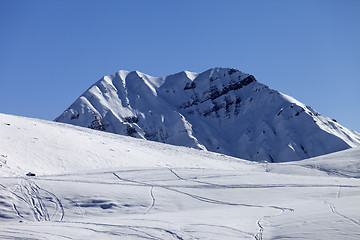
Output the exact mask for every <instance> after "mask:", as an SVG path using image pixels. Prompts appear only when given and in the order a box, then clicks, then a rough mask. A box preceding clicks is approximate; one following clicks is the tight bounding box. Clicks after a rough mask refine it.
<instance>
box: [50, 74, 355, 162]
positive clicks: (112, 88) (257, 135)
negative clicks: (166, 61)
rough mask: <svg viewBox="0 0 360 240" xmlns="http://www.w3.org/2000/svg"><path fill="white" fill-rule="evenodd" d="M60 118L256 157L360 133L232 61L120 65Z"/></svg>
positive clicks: (310, 151) (314, 152) (321, 148)
mask: <svg viewBox="0 0 360 240" xmlns="http://www.w3.org/2000/svg"><path fill="white" fill-rule="evenodd" d="M56 121H58V122H64V123H70V124H73V125H77V126H83V127H89V128H92V129H97V130H102V131H106V132H111V133H116V134H121V135H128V136H133V137H137V138H142V139H147V140H152V141H158V142H163V143H168V144H172V145H180V146H187V147H192V148H195V149H204V148H206V149H207V150H209V151H212V152H218V153H222V154H226V155H230V156H235V157H240V158H243V159H248V160H255V161H269V162H285V161H292V160H300V159H306V158H310V157H315V156H319V155H324V154H327V153H332V152H336V151H340V150H344V149H348V148H351V147H356V146H360V135H359V133H356V132H354V131H351V130H349V129H346V128H345V127H343V126H341V125H340V124H338V123H337V122H335V121H334V120H332V119H330V118H327V117H324V116H321V115H320V114H319V113H317V112H316V111H314V110H313V109H312V108H310V107H308V106H305V105H304V104H302V103H300V102H299V101H297V100H295V99H294V98H292V97H290V96H287V95H285V94H282V93H280V92H278V91H275V90H272V89H269V88H268V87H267V86H266V85H264V84H261V83H259V82H257V81H256V80H255V78H254V77H253V76H251V75H249V74H246V73H242V72H240V71H238V70H236V69H229V68H212V69H209V70H207V71H205V72H203V73H192V72H188V71H183V72H180V73H177V74H173V75H169V76H165V77H151V76H149V75H146V74H143V73H140V72H138V71H133V72H128V71H119V72H118V73H116V74H113V75H110V76H106V77H104V78H102V79H100V80H99V81H98V82H97V83H95V84H94V85H93V86H91V87H90V88H89V89H88V90H87V91H86V92H85V93H84V94H83V95H82V96H80V97H79V98H78V99H77V100H76V101H75V102H74V103H73V104H72V105H71V106H70V107H69V108H68V109H67V110H66V111H65V112H64V113H63V114H61V115H60V116H59V117H58V118H57V119H56Z"/></svg>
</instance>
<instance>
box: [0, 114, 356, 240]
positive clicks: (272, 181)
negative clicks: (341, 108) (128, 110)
mask: <svg viewBox="0 0 360 240" xmlns="http://www.w3.org/2000/svg"><path fill="white" fill-rule="evenodd" d="M359 157H360V148H353V149H348V150H344V151H341V152H337V153H332V154H328V155H324V156H320V157H316V158H311V159H306V160H301V161H294V162H286V163H268V162H261V163H259V162H251V161H246V160H241V159H237V158H234V157H229V156H226V155H223V154H218V153H212V152H208V151H204V150H196V149H192V148H189V147H181V146H180V147H179V146H172V145H167V144H163V143H158V142H153V141H147V140H142V139H136V138H131V137H128V136H121V135H117V134H111V133H106V132H101V131H96V130H92V129H89V128H83V127H77V126H73V125H69V124H63V123H55V122H50V121H44V120H38V119H30V118H24V117H17V116H12V115H5V114H0V239H51V240H54V239H55V240H65V239H67V240H68V239H73V240H75V239H79V240H87V239H109V240H112V239H114V240H115V239H134V240H138V239H166V240H168V239H174V240H187V239H234V240H235V239H251V240H254V239H255V240H265V239H334V240H335V239H347V240H358V239H360V220H359V219H360V212H359V202H360V179H359V177H360V158H359ZM29 171H30V172H33V173H35V174H36V176H31V177H30V176H26V175H25V174H26V173H28V172H29Z"/></svg>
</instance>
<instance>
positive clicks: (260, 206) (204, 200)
mask: <svg viewBox="0 0 360 240" xmlns="http://www.w3.org/2000/svg"><path fill="white" fill-rule="evenodd" d="M169 170H170V172H171V173H173V174H174V175H175V176H176V177H177V178H178V179H179V180H184V181H193V180H189V179H185V178H183V177H181V176H179V175H178V174H177V173H176V172H175V171H174V170H173V169H169ZM113 174H114V176H115V177H116V178H118V179H119V180H121V181H126V182H132V183H137V184H140V185H146V186H151V189H152V188H153V187H154V185H152V184H149V183H145V182H140V181H135V180H130V179H125V178H121V177H120V176H119V175H118V174H116V173H113ZM201 183H202V182H201ZM207 184H209V185H213V186H215V187H216V186H217V184H211V183H207ZM156 186H157V187H161V188H163V189H167V190H170V191H173V192H177V193H180V194H183V195H186V196H189V197H191V198H193V199H196V200H199V201H202V202H207V203H212V204H220V205H230V206H244V207H255V208H273V209H276V210H280V213H278V214H275V215H269V216H264V218H269V217H274V216H277V215H279V214H282V213H283V212H285V211H289V212H293V211H294V209H292V208H286V207H279V206H265V205H253V204H243V203H231V202H225V201H220V200H215V199H211V198H207V197H203V196H200V195H195V194H190V193H187V192H184V191H180V190H178V189H174V188H170V187H167V186H161V185H156ZM150 208H152V206H151V207H150ZM146 212H147V211H146ZM256 225H257V226H258V227H259V231H258V233H257V234H255V235H254V237H255V239H256V240H262V234H263V231H264V228H263V227H262V226H261V224H260V219H258V220H257V222H256Z"/></svg>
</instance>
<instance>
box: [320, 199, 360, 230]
mask: <svg viewBox="0 0 360 240" xmlns="http://www.w3.org/2000/svg"><path fill="white" fill-rule="evenodd" d="M324 204H327V205H329V207H330V210H331V212H332V213H334V214H336V215H338V216H339V217H342V218H344V219H346V220H348V221H350V222H352V223H354V224H355V225H356V226H358V227H360V223H359V222H358V221H356V220H354V219H352V218H350V217H347V216H345V215H344V214H341V213H339V212H338V211H337V209H336V207H335V206H334V204H332V203H331V202H328V201H324Z"/></svg>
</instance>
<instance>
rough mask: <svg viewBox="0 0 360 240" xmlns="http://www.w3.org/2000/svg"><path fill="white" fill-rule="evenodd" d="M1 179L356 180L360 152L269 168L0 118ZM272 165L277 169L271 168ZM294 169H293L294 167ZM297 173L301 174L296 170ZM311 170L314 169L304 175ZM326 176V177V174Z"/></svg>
mask: <svg viewBox="0 0 360 240" xmlns="http://www.w3.org/2000/svg"><path fill="white" fill-rule="evenodd" d="M0 133H1V135H0V165H1V168H0V173H1V175H2V176H12V175H24V174H25V173H27V172H29V171H30V172H34V173H36V174H37V175H47V174H62V173H72V172H79V171H84V170H86V171H89V170H96V169H104V168H107V169H114V168H153V167H167V168H210V169H219V170H220V169H223V170H237V171H240V172H243V171H257V170H259V168H260V170H259V171H261V172H263V171H264V166H266V169H267V170H269V168H274V169H273V171H275V172H276V171H280V172H281V171H282V170H281V169H285V170H286V173H289V174H298V173H300V175H303V174H309V173H311V174H314V172H315V173H316V174H318V172H323V173H320V174H322V175H324V174H325V173H326V174H329V173H332V174H335V175H340V176H350V177H360V171H359V170H360V161H359V159H360V157H359V156H360V148H359V147H358V148H354V149H349V150H346V151H341V152H338V153H333V154H329V155H324V156H321V157H318V158H311V159H306V160H302V161H298V162H297V163H295V162H290V163H284V164H280V165H271V164H268V163H266V162H265V163H257V162H250V161H246V160H242V159H238V158H234V157H230V156H226V155H223V154H218V153H213V152H208V151H203V150H197V149H192V148H189V147H181V146H173V145H168V144H163V143H157V142H154V141H146V140H142V139H137V138H132V137H129V136H122V135H118V134H111V133H106V132H101V131H96V130H92V129H88V128H83V127H77V126H73V125H69V124H63V123H56V122H51V121H45V120H39V119H32V118H25V117H19V116H13V115H6V114H0ZM274 166H276V167H274ZM293 166H295V167H293ZM299 169H300V170H299ZM306 169H315V170H316V171H307V170H306ZM326 174H325V175H326Z"/></svg>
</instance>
